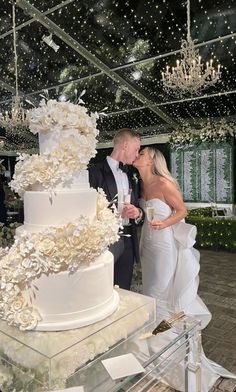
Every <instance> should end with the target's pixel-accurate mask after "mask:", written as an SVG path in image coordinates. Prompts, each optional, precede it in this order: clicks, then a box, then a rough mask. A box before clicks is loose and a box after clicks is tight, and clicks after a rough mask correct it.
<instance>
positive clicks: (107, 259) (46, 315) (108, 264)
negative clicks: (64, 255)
mask: <svg viewBox="0 0 236 392" xmlns="http://www.w3.org/2000/svg"><path fill="white" fill-rule="evenodd" d="M113 267H114V266H113V255H112V254H111V253H110V252H109V251H107V252H105V253H104V254H103V255H101V256H100V257H98V259H97V260H96V262H94V263H93V265H91V266H89V267H83V268H80V269H79V270H78V271H77V272H75V273H74V274H68V272H67V271H65V272H60V273H59V274H50V275H49V276H46V275H41V276H40V278H39V279H37V280H35V281H34V283H33V286H32V288H31V290H30V291H31V293H30V294H31V298H32V304H33V306H35V307H37V308H38V309H40V310H41V312H40V314H41V317H42V322H39V323H38V325H37V328H36V329H37V330H39V331H53V330H55V329H56V330H65V329H71V328H78V327H82V326H85V325H89V324H92V323H95V322H97V321H100V320H102V319H104V318H105V317H107V316H109V315H110V314H111V313H113V312H114V310H115V309H116V308H117V306H118V302H119V299H118V294H117V292H116V291H114V290H113ZM34 287H37V290H35V288H34Z"/></svg>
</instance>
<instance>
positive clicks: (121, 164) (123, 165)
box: [119, 162, 128, 173]
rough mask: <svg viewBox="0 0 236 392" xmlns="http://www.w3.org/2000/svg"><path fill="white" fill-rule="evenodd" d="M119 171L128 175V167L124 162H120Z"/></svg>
mask: <svg viewBox="0 0 236 392" xmlns="http://www.w3.org/2000/svg"><path fill="white" fill-rule="evenodd" d="M119 169H120V170H122V171H123V172H124V173H128V165H125V164H124V163H123V162H119Z"/></svg>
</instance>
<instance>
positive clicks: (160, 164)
mask: <svg viewBox="0 0 236 392" xmlns="http://www.w3.org/2000/svg"><path fill="white" fill-rule="evenodd" d="M146 148H147V151H148V154H149V156H150V158H151V159H152V161H153V166H152V174H154V175H155V176H161V177H164V178H166V179H167V180H169V181H171V182H172V183H174V184H175V186H176V187H177V189H179V184H178V182H177V181H176V179H175V178H174V177H173V176H172V175H171V173H170V171H169V170H168V167H167V164H166V159H165V157H164V155H163V154H162V152H161V151H159V150H158V149H157V148H154V147H146Z"/></svg>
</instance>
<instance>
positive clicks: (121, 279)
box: [89, 160, 143, 289]
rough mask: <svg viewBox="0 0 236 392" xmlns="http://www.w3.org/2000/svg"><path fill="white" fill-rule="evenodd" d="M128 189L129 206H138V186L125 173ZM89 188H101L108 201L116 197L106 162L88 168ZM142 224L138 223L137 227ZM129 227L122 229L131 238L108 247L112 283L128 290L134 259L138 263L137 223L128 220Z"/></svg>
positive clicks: (115, 190) (122, 238)
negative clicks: (129, 195)
mask: <svg viewBox="0 0 236 392" xmlns="http://www.w3.org/2000/svg"><path fill="white" fill-rule="evenodd" d="M127 176H128V181H129V187H130V189H132V193H131V204H134V205H135V206H138V197H139V184H138V183H137V181H134V179H132V178H131V176H130V175H129V173H127ZM89 182H90V186H91V187H93V188H95V189H97V188H102V189H103V190H104V192H105V194H106V196H107V199H108V201H111V200H112V199H114V197H115V196H116V195H117V193H118V190H117V185H116V181H115V178H114V175H113V173H112V170H111V168H110V166H109V164H108V162H107V160H105V161H103V162H100V163H97V164H96V165H94V166H92V167H90V168H89ZM142 222H143V219H142V220H141V221H139V223H138V225H140V224H141V223H142ZM130 223H131V225H130V226H128V227H126V228H124V233H128V234H131V237H126V236H121V238H120V240H119V241H118V242H117V243H115V244H114V245H112V246H111V247H110V250H111V252H112V253H113V255H114V261H115V267H114V283H115V284H118V285H119V286H120V287H121V288H124V289H129V288H130V284H131V279H132V273H133V264H134V259H135V260H136V261H137V262H138V261H139V244H138V236H137V226H138V225H137V223H135V220H134V219H130Z"/></svg>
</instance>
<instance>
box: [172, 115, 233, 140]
mask: <svg viewBox="0 0 236 392" xmlns="http://www.w3.org/2000/svg"><path fill="white" fill-rule="evenodd" d="M235 136H236V126H235V124H231V123H227V122H226V121H225V120H224V119H222V120H220V121H219V122H216V123H214V122H211V121H210V120H208V121H207V123H206V124H204V125H202V128H201V129H200V130H199V131H193V130H192V129H191V128H190V126H183V128H182V129H181V130H177V131H174V132H173V133H172V134H171V135H170V139H169V142H170V144H171V145H181V144H191V143H198V142H206V141H216V142H220V141H225V140H227V139H228V138H233V137H235Z"/></svg>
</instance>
